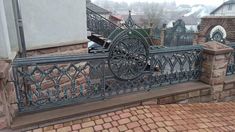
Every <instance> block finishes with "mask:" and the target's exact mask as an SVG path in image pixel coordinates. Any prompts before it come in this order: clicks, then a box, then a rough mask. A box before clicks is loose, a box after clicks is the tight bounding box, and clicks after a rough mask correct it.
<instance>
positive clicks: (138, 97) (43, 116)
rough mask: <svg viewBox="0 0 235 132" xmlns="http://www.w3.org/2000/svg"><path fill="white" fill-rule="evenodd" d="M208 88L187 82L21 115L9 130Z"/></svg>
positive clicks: (202, 84) (89, 114) (199, 83)
mask: <svg viewBox="0 0 235 132" xmlns="http://www.w3.org/2000/svg"><path fill="white" fill-rule="evenodd" d="M208 88H210V86H209V85H206V84H204V83H202V82H187V83H181V84H175V85H170V86H165V87H159V88H156V89H153V90H151V91H145V92H139V93H133V94H128V95H123V96H118V97H113V98H110V99H106V100H102V101H96V102H91V103H86V104H80V105H74V106H68V107H63V108H59V109H55V110H50V111H44V112H39V113H34V114H28V115H21V116H18V117H16V118H15V119H14V121H13V124H12V125H11V128H12V129H20V128H26V127H32V126H35V125H37V126H39V125H40V124H44V123H51V122H55V121H58V120H62V119H65V120H66V119H68V118H73V117H83V118H85V117H84V115H85V116H86V117H88V116H91V115H95V114H94V113H99V112H102V111H107V110H112V109H115V108H116V109H117V108H120V107H122V108H123V107H128V106H131V105H141V103H142V102H145V101H149V100H152V99H156V98H161V97H166V96H170V95H175V94H180V93H185V92H190V91H195V90H202V89H208ZM99 114H100V113H99Z"/></svg>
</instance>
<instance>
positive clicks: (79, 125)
mask: <svg viewBox="0 0 235 132" xmlns="http://www.w3.org/2000/svg"><path fill="white" fill-rule="evenodd" d="M81 128H82V126H81V124H75V125H72V129H73V130H79V129H81Z"/></svg>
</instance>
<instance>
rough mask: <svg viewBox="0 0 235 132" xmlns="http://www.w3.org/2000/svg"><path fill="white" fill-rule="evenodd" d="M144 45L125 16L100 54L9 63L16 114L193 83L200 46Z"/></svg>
mask: <svg viewBox="0 0 235 132" xmlns="http://www.w3.org/2000/svg"><path fill="white" fill-rule="evenodd" d="M150 45H151V42H149V41H148V40H147V39H146V37H145V36H144V35H143V34H142V33H141V32H139V30H138V28H136V25H135V24H134V22H133V20H132V19H131V15H130V16H129V19H128V21H126V24H125V29H123V30H121V31H120V32H118V33H117V34H115V35H114V38H113V39H112V42H111V44H110V47H109V50H108V52H106V53H105V52H101V53H102V54H86V55H76V56H48V57H31V58H18V59H15V60H14V62H13V75H14V80H15V81H14V82H15V88H16V94H17V99H18V108H19V111H20V112H23V113H24V112H33V111H38V110H45V109H48V108H54V107H58V106H65V105H71V104H77V103H85V102H89V101H93V100H101V99H104V98H109V97H113V96H117V95H122V94H128V93H133V92H139V91H150V90H151V89H154V88H157V87H158V86H162V85H169V84H174V83H180V82H186V81H190V80H197V79H198V78H199V76H200V73H201V63H202V47H201V46H184V47H177V48H176V47H172V48H161V49H159V47H151V46H150ZM150 92H151V91H150Z"/></svg>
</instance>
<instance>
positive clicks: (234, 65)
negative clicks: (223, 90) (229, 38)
mask: <svg viewBox="0 0 235 132" xmlns="http://www.w3.org/2000/svg"><path fill="white" fill-rule="evenodd" d="M229 46H231V47H232V48H233V49H234V52H233V53H232V54H231V56H230V60H229V64H228V67H227V75H233V74H235V44H231V45H229Z"/></svg>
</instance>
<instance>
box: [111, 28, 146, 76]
mask: <svg viewBox="0 0 235 132" xmlns="http://www.w3.org/2000/svg"><path fill="white" fill-rule="evenodd" d="M148 54H149V51H148V44H147V41H146V40H145V38H144V37H142V36H141V35H140V34H139V33H138V32H137V31H136V30H131V29H127V30H124V31H123V32H121V33H120V34H119V35H118V36H117V37H116V38H115V39H114V41H113V43H112V45H111V47H110V52H109V60H108V61H109V68H110V70H111V72H112V73H113V74H114V76H115V77H117V78H118V79H121V80H132V79H135V78H137V77H138V76H140V75H141V74H142V73H143V71H144V69H145V68H146V65H147V61H148Z"/></svg>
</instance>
